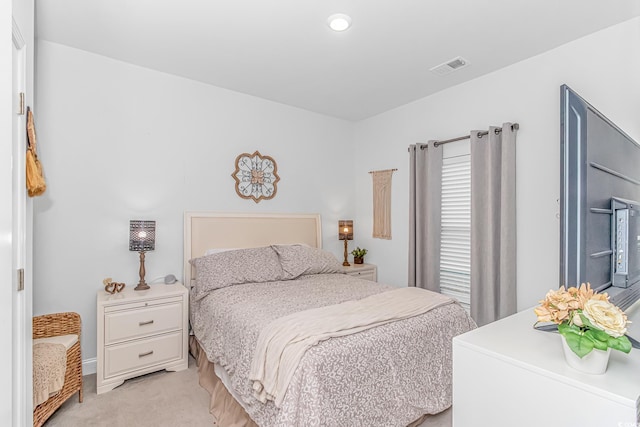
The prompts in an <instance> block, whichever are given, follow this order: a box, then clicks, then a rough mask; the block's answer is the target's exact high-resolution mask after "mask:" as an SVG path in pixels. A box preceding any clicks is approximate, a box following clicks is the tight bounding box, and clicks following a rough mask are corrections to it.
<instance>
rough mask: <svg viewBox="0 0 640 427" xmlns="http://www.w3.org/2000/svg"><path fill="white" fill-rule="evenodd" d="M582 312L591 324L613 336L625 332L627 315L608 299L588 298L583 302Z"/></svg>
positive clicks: (621, 334) (615, 336)
mask: <svg viewBox="0 0 640 427" xmlns="http://www.w3.org/2000/svg"><path fill="white" fill-rule="evenodd" d="M582 314H584V316H585V317H586V318H587V319H589V321H590V322H591V324H593V326H595V327H596V328H598V329H600V330H602V331H605V332H606V333H607V334H609V335H611V336H612V337H614V338H618V337H621V336H623V335H624V334H625V333H627V315H626V314H624V312H623V311H622V310H620V309H619V308H618V307H616V306H615V305H613V304H611V303H610V302H609V301H603V300H594V299H590V300H588V301H587V302H585V303H584V308H583V310H582Z"/></svg>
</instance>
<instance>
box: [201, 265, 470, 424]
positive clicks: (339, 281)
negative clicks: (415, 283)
mask: <svg viewBox="0 0 640 427" xmlns="http://www.w3.org/2000/svg"><path fill="white" fill-rule="evenodd" d="M248 256H250V257H251V259H254V260H255V259H256V258H255V256H256V254H250V255H248ZM269 256H271V255H269ZM281 260H282V258H281ZM196 265H197V264H196ZM239 265H241V264H239ZM283 267H285V265H284V264H283ZM338 267H339V265H338ZM201 270H202V271H204V270H206V268H203V267H202V266H201ZM285 270H286V269H285ZM328 270H331V269H327V268H319V269H315V270H314V271H311V273H314V274H303V275H299V276H298V277H296V278H295V280H293V279H290V278H288V277H286V276H287V274H286V273H285V274H284V275H283V277H282V278H284V279H285V280H276V281H268V282H258V283H252V282H246V280H250V277H246V272H245V271H243V273H242V274H243V275H244V276H243V278H242V280H238V282H241V283H234V284H233V285H232V286H223V287H218V286H214V288H215V289H208V290H207V291H206V292H203V290H202V288H200V289H198V286H196V287H195V288H194V289H193V290H192V298H191V323H192V328H193V332H194V334H195V336H196V338H197V340H198V342H199V343H200V345H201V347H202V348H203V349H204V351H205V352H206V354H207V357H208V359H209V360H210V361H212V362H215V363H217V364H219V365H221V366H222V367H223V368H224V369H225V370H226V372H227V373H228V376H229V378H230V381H231V385H232V387H233V388H234V390H235V392H236V395H237V396H238V397H239V399H240V400H241V402H240V403H241V405H242V406H243V407H244V408H245V410H246V411H247V413H248V414H249V416H251V418H252V419H253V420H255V421H256V423H257V424H258V425H260V426H264V427H268V426H341V427H342V426H366V427H375V426H381V427H382V426H384V427H392V426H399V427H404V426H406V425H408V424H409V423H411V422H412V421H414V420H416V419H418V418H420V417H421V416H422V415H423V414H435V413H438V412H441V411H443V410H445V409H446V408H448V407H449V406H450V405H451V400H452V390H451V380H452V345H451V340H452V338H453V337H454V336H456V335H459V334H461V333H464V332H466V331H468V330H470V329H473V328H474V327H475V324H474V322H473V320H471V318H470V317H469V316H468V315H467V313H466V312H465V311H464V310H463V309H462V308H461V307H460V306H459V305H458V304H448V305H444V306H440V307H437V308H434V309H433V310H431V311H428V312H427V313H425V314H422V315H418V316H415V317H411V318H408V319H404V320H399V321H395V322H392V323H388V324H385V325H382V326H378V327H375V328H372V329H368V330H365V331H362V332H358V333H356V334H353V335H349V336H344V337H339V338H331V339H329V340H326V341H323V342H321V343H319V344H318V345H316V346H314V347H311V348H310V349H309V350H308V351H307V352H306V353H305V355H304V357H303V358H302V360H301V361H300V364H299V366H298V369H297V370H296V371H295V374H294V376H293V378H292V380H291V382H290V384H289V387H288V389H287V392H286V394H285V397H284V400H283V402H282V404H281V406H280V407H276V406H275V404H274V403H273V402H272V401H268V402H267V403H264V404H263V403H261V402H259V401H258V400H257V399H256V398H255V397H254V395H253V389H252V381H250V380H249V371H250V368H251V362H252V358H253V352H254V349H255V347H256V342H257V340H258V336H259V335H260V331H261V329H262V327H263V326H264V325H266V324H268V323H269V322H270V321H272V320H274V319H277V318H280V317H282V316H286V315H289V314H291V313H295V312H300V311H304V310H308V309H312V308H315V307H323V306H328V305H332V304H339V303H341V302H344V301H350V300H354V299H362V298H364V297H367V296H370V295H373V294H377V293H380V292H386V291H389V290H391V289H394V288H393V287H391V286H386V285H381V284H378V283H374V282H370V281H366V280H361V279H358V278H356V277H352V276H348V275H345V274H336V273H330V274H327V273H324V272H325V271H328ZM202 271H201V272H200V278H202V277H203V276H204V275H205V274H204V273H203V272H202ZM207 274H210V275H213V276H215V277H220V276H221V275H223V276H224V275H225V274H226V275H229V274H230V273H229V268H225V269H218V270H216V271H208V272H207ZM260 274H262V273H260ZM196 280H198V279H196ZM216 280H217V279H216Z"/></svg>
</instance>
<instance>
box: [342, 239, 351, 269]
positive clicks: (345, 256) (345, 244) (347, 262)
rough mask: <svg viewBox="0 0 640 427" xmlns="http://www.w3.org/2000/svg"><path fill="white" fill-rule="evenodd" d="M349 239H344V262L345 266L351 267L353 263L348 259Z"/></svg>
mask: <svg viewBox="0 0 640 427" xmlns="http://www.w3.org/2000/svg"><path fill="white" fill-rule="evenodd" d="M347 254H348V252H347V239H344V262H343V263H342V265H343V266H345V267H349V266H350V265H351V264H349V261H347Z"/></svg>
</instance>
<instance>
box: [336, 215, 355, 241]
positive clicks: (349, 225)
mask: <svg viewBox="0 0 640 427" xmlns="http://www.w3.org/2000/svg"><path fill="white" fill-rule="evenodd" d="M338 240H353V220H351V219H341V220H339V221H338Z"/></svg>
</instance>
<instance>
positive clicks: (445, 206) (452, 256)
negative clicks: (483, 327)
mask: <svg viewBox="0 0 640 427" xmlns="http://www.w3.org/2000/svg"><path fill="white" fill-rule="evenodd" d="M468 147H469V145H468V142H467V145H466V147H465V148H466V149H465V150H463V151H465V152H464V153H463V154H461V153H460V150H455V151H457V152H450V153H449V154H450V155H449V156H447V154H448V153H447V151H445V152H444V157H443V161H442V213H441V215H442V218H441V222H442V236H441V241H440V289H441V292H442V293H443V294H445V295H448V296H451V297H453V298H455V299H457V300H458V301H460V305H462V307H464V309H465V310H467V312H468V311H469V310H470V304H471V301H470V286H471V281H470V277H471V155H470V154H469V148H468ZM452 148H453V147H452ZM452 151H453V150H452Z"/></svg>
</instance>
